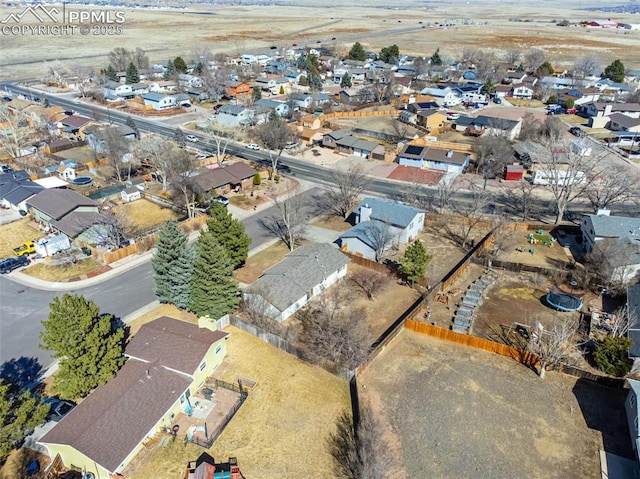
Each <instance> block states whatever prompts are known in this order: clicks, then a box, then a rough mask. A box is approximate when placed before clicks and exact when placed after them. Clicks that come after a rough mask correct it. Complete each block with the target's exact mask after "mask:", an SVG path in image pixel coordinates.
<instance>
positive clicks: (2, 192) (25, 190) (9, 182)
mask: <svg viewBox="0 0 640 479" xmlns="http://www.w3.org/2000/svg"><path fill="white" fill-rule="evenodd" d="M23 173H24V174H23ZM43 189H44V188H43V187H42V186H41V185H39V184H37V183H35V182H33V181H31V179H30V177H29V174H27V173H26V172H25V171H23V170H21V171H15V172H14V171H12V172H8V173H0V205H2V207H3V208H11V209H12V210H15V211H25V212H26V211H27V210H28V207H27V204H26V203H27V201H28V200H29V199H30V198H32V197H33V196H35V195H36V194H38V193H40V192H41V191H42V190H43Z"/></svg>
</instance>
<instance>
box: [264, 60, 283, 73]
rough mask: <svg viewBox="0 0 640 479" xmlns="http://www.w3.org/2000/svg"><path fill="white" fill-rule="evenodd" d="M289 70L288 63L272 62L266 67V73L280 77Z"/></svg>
mask: <svg viewBox="0 0 640 479" xmlns="http://www.w3.org/2000/svg"><path fill="white" fill-rule="evenodd" d="M287 68H289V64H288V63H287V62H279V61H270V62H267V64H266V65H265V66H264V72H265V73H268V74H272V75H278V74H280V73H282V72H284V71H285V70H286V69H287Z"/></svg>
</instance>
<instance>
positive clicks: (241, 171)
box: [196, 162, 258, 195]
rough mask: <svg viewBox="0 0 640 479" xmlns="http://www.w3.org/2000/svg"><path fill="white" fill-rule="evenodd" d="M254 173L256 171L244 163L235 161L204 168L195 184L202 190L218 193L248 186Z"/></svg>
mask: <svg viewBox="0 0 640 479" xmlns="http://www.w3.org/2000/svg"><path fill="white" fill-rule="evenodd" d="M214 166H217V165H214ZM256 173H258V171H257V170H255V169H254V168H251V167H250V166H249V165H247V164H246V163H242V162H237V163H233V164H231V165H228V166H224V167H218V168H211V169H206V170H205V171H203V172H202V173H200V174H199V175H198V177H197V178H196V184H197V185H198V187H199V188H200V189H201V190H202V191H204V192H208V193H210V194H215V195H220V194H224V193H227V192H229V191H232V190H237V191H239V190H241V189H244V188H248V187H250V186H251V182H252V180H253V177H254V176H255V175H256Z"/></svg>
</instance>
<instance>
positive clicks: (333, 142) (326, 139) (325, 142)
mask: <svg viewBox="0 0 640 479" xmlns="http://www.w3.org/2000/svg"><path fill="white" fill-rule="evenodd" d="M345 136H353V132H352V131H351V130H348V129H346V128H342V129H340V130H335V131H330V132H328V133H325V134H324V135H323V137H322V146H324V147H325V148H332V149H334V150H335V149H337V148H338V140H340V139H341V138H344V137H345Z"/></svg>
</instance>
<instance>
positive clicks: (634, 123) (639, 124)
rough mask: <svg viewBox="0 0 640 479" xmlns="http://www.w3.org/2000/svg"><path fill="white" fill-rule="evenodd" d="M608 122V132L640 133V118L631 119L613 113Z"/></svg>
mask: <svg viewBox="0 0 640 479" xmlns="http://www.w3.org/2000/svg"><path fill="white" fill-rule="evenodd" d="M609 120H610V121H609V126H608V128H609V129H610V130H613V131H627V132H630V133H640V118H632V117H630V116H627V115H623V114H622V113H613V114H611V116H610V117H609Z"/></svg>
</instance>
